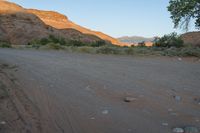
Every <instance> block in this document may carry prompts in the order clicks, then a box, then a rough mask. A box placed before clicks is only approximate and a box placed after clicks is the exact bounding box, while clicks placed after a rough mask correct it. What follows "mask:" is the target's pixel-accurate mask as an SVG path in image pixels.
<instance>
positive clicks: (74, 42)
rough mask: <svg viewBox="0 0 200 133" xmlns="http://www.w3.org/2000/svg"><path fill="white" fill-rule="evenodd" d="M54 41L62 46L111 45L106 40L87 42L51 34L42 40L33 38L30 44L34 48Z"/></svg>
mask: <svg viewBox="0 0 200 133" xmlns="http://www.w3.org/2000/svg"><path fill="white" fill-rule="evenodd" d="M53 43H54V44H57V45H61V46H74V47H82V46H90V47H101V46H105V45H109V44H108V43H107V42H106V41H104V40H99V41H95V42H90V43H88V42H87V43H86V42H84V41H80V40H65V39H64V38H62V37H55V36H53V35H49V37H48V38H42V39H40V40H33V41H31V42H29V43H28V45H29V46H30V45H31V46H33V48H40V47H42V46H46V45H49V44H51V45H52V44H53Z"/></svg>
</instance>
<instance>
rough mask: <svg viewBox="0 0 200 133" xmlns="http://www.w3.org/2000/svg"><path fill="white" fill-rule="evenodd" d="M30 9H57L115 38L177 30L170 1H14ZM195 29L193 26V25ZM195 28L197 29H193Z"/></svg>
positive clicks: (82, 23) (77, 21)
mask: <svg viewBox="0 0 200 133" xmlns="http://www.w3.org/2000/svg"><path fill="white" fill-rule="evenodd" d="M10 1H12V2H15V3H17V4H20V5H21V6H23V7H26V8H37V9H43V10H54V11H58V12H60V13H62V14H65V15H66V16H68V18H69V19H70V20H72V21H73V22H75V23H77V24H79V25H81V26H84V27H87V28H90V29H92V30H97V31H102V32H104V33H106V34H109V35H111V36H113V37H120V36H135V35H137V36H145V37H153V36H162V35H163V34H168V33H171V32H173V31H177V32H179V33H180V32H182V31H180V30H175V29H173V23H172V21H171V19H170V14H169V12H168V11H167V8H166V7H167V6H168V2H169V0H10ZM191 27H193V24H192V25H191ZM192 29H193V28H192Z"/></svg>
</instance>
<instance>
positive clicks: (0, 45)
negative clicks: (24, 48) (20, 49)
mask: <svg viewBox="0 0 200 133" xmlns="http://www.w3.org/2000/svg"><path fill="white" fill-rule="evenodd" d="M0 47H1V48H11V47H12V46H11V44H10V43H8V42H4V41H0Z"/></svg>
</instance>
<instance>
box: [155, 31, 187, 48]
mask: <svg viewBox="0 0 200 133" xmlns="http://www.w3.org/2000/svg"><path fill="white" fill-rule="evenodd" d="M154 46H156V47H167V48H170V47H176V48H180V47H183V40H181V38H180V36H178V35H177V33H175V32H174V33H171V34H169V35H164V36H163V37H161V38H159V39H156V40H155V43H154Z"/></svg>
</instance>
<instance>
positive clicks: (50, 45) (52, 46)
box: [47, 42, 64, 50]
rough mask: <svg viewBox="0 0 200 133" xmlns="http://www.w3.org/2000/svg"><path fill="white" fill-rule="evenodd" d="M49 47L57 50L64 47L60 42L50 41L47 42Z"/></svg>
mask: <svg viewBox="0 0 200 133" xmlns="http://www.w3.org/2000/svg"><path fill="white" fill-rule="evenodd" d="M47 46H48V48H50V49H55V50H60V49H64V48H63V47H62V46H61V45H60V44H59V43H52V42H51V43H48V44H47Z"/></svg>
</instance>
